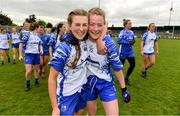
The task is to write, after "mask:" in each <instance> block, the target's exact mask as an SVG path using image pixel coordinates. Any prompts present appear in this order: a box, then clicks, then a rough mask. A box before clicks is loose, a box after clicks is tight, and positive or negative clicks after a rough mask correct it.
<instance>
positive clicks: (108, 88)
mask: <svg viewBox="0 0 180 116" xmlns="http://www.w3.org/2000/svg"><path fill="white" fill-rule="evenodd" d="M85 92H86V94H87V95H86V96H87V101H93V100H96V99H97V98H98V96H99V97H100V100H101V101H103V102H109V101H113V100H115V99H117V95H116V89H115V86H114V83H113V82H109V81H106V80H104V79H99V78H98V77H97V76H95V75H90V76H89V77H88V82H87V83H86V86H85Z"/></svg>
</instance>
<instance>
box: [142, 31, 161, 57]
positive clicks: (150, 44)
mask: <svg viewBox="0 0 180 116" xmlns="http://www.w3.org/2000/svg"><path fill="white" fill-rule="evenodd" d="M142 41H143V42H144V45H143V50H144V53H148V54H150V53H154V43H155V42H156V41H157V34H156V33H155V32H153V33H151V32H150V31H148V32H145V33H144V34H143V37H142Z"/></svg>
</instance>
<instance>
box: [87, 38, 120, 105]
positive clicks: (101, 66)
mask: <svg viewBox="0 0 180 116" xmlns="http://www.w3.org/2000/svg"><path fill="white" fill-rule="evenodd" d="M103 41H104V42H105V45H106V47H107V54H106V55H99V54H98V53H97V48H96V43H94V42H92V41H90V40H88V42H87V45H88V51H89V57H88V59H87V69H88V73H87V78H88V82H87V84H86V85H85V87H84V88H85V90H84V91H85V92H86V94H87V101H92V100H96V99H97V97H98V96H99V97H100V99H101V101H104V102H109V101H112V100H114V99H117V95H116V89H115V86H114V77H113V73H112V71H111V68H112V69H113V70H114V71H120V70H122V69H123V65H122V63H121V61H120V59H119V54H118V48H117V46H116V45H115V43H114V42H113V40H112V38H111V37H110V36H105V38H104V39H103Z"/></svg>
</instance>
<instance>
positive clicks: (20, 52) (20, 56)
mask: <svg viewBox="0 0 180 116" xmlns="http://www.w3.org/2000/svg"><path fill="white" fill-rule="evenodd" d="M22 48H23V43H20V44H19V60H22V59H23V56H22Z"/></svg>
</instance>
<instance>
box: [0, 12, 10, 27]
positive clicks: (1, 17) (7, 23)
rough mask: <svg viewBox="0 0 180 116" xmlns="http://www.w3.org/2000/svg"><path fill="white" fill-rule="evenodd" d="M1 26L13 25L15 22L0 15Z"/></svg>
mask: <svg viewBox="0 0 180 116" xmlns="http://www.w3.org/2000/svg"><path fill="white" fill-rule="evenodd" d="M0 24H1V25H12V24H13V21H12V20H11V19H10V18H9V17H8V16H7V15H4V14H2V13H0Z"/></svg>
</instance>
